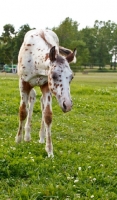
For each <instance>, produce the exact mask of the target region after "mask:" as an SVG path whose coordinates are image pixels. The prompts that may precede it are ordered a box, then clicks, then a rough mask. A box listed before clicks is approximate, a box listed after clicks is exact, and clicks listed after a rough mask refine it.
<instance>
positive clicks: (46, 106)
mask: <svg viewBox="0 0 117 200" xmlns="http://www.w3.org/2000/svg"><path fill="white" fill-rule="evenodd" d="M40 88H41V91H42V93H43V96H42V103H43V109H42V129H43V134H42V132H41V134H40V141H41V140H43V139H44V128H45V134H46V146H45V149H46V151H47V153H48V157H50V156H52V157H53V145H52V139H51V124H52V105H51V104H52V95H51V92H50V91H49V88H48V84H45V85H44V86H41V87H40ZM43 123H44V124H43ZM44 126H45V127H44Z"/></svg>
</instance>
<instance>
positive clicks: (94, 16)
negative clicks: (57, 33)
mask: <svg viewBox="0 0 117 200" xmlns="http://www.w3.org/2000/svg"><path fill="white" fill-rule="evenodd" d="M67 17H69V18H71V19H72V20H73V21H77V22H78V24H79V26H78V29H79V30H81V29H82V28H85V27H86V26H88V27H90V28H91V27H93V25H94V22H95V20H99V21H108V20H111V21H112V22H115V23H117V0H1V2H0V35H1V34H2V32H3V26H4V25H6V24H12V25H13V26H14V27H15V31H18V30H19V28H20V27H21V26H22V25H24V24H29V26H30V27H31V28H38V29H43V28H47V27H48V28H50V29H52V28H53V27H58V26H59V25H60V23H62V22H63V21H64V20H65V18H67Z"/></svg>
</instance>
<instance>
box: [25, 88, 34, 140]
mask: <svg viewBox="0 0 117 200" xmlns="http://www.w3.org/2000/svg"><path fill="white" fill-rule="evenodd" d="M35 101H36V92H35V90H34V89H32V90H31V91H30V94H29V98H28V105H29V108H28V114H27V120H26V124H25V135H24V140H25V141H27V142H28V141H30V140H31V135H30V131H31V119H32V114H33V107H34V103H35Z"/></svg>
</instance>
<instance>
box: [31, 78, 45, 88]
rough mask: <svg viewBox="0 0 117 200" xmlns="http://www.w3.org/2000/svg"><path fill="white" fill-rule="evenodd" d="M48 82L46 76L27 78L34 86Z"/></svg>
mask: <svg viewBox="0 0 117 200" xmlns="http://www.w3.org/2000/svg"><path fill="white" fill-rule="evenodd" d="M47 82H48V78H47V76H37V77H33V78H32V79H30V80H29V83H30V85H32V86H33V87H34V86H41V85H44V84H45V83H47Z"/></svg>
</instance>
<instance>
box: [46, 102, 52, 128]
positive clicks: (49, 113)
mask: <svg viewBox="0 0 117 200" xmlns="http://www.w3.org/2000/svg"><path fill="white" fill-rule="evenodd" d="M44 119H45V123H46V124H47V125H50V124H51V122H52V111H51V110H50V106H49V105H47V106H46V108H45V111H44Z"/></svg>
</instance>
